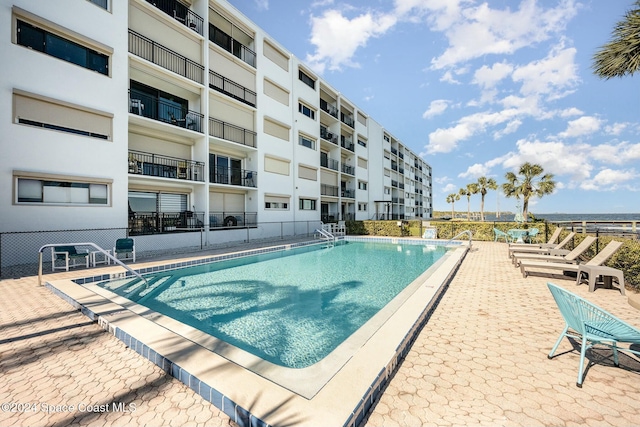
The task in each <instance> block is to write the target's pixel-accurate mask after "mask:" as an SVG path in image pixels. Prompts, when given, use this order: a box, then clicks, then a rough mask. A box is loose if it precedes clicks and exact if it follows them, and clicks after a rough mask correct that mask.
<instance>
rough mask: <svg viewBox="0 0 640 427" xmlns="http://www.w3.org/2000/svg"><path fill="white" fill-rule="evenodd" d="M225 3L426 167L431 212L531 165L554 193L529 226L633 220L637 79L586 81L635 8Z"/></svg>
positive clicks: (638, 162) (491, 206) (498, 198)
mask: <svg viewBox="0 0 640 427" xmlns="http://www.w3.org/2000/svg"><path fill="white" fill-rule="evenodd" d="M230 3H231V4H232V5H234V6H235V7H236V8H237V9H238V10H239V11H240V12H241V13H243V14H244V15H245V16H247V17H248V18H249V19H250V20H252V21H253V22H255V23H256V24H257V25H258V26H259V27H261V28H262V29H263V30H264V31H265V32H266V33H267V34H268V35H269V36H270V37H272V38H273V39H275V40H276V41H277V42H279V43H280V44H281V45H282V46H283V47H284V48H286V49H287V50H289V51H290V52H291V53H293V54H294V55H295V56H296V57H298V58H300V59H301V60H303V62H304V63H305V64H307V65H308V66H309V67H310V68H311V69H312V70H314V72H316V73H317V74H318V75H319V76H321V77H322V78H323V79H324V80H325V81H327V82H328V83H329V84H330V85H331V86H333V87H334V88H335V89H337V90H339V91H340V92H341V93H342V94H344V95H345V96H346V97H347V98H348V99H349V100H350V101H351V102H353V103H355V104H356V106H357V107H358V108H360V109H362V110H363V111H364V112H365V113H367V114H368V115H369V116H370V117H372V118H373V119H374V120H376V121H377V122H378V123H380V124H382V125H383V126H384V127H385V129H387V130H388V131H389V132H390V133H391V134H392V135H394V136H395V137H396V138H398V139H399V140H400V141H402V143H403V144H405V145H406V146H407V147H409V148H410V149H411V150H413V151H414V152H416V153H419V154H420V156H421V157H422V158H423V159H424V160H425V161H426V162H427V163H429V164H430V165H431V167H432V169H433V209H434V210H435V211H450V210H451V204H449V203H447V201H446V198H447V195H449V194H451V193H457V192H458V190H459V189H460V188H464V187H466V186H467V184H470V183H474V182H477V179H478V178H479V177H481V176H485V177H487V178H494V179H495V180H496V182H497V183H498V184H499V185H500V184H502V183H504V182H505V181H506V180H505V174H506V173H507V172H514V173H516V174H517V171H518V169H519V167H520V165H522V164H523V163H524V162H530V163H535V164H539V165H541V166H542V167H543V169H544V172H545V173H552V174H553V175H554V180H555V181H556V189H555V190H554V192H553V194H549V195H546V196H544V197H541V198H533V199H531V201H530V204H529V211H530V212H532V213H534V214H541V213H639V212H640V137H639V135H640V116H639V114H638V113H639V108H638V107H639V105H638V100H639V95H640V91H639V89H640V87H639V86H640V75H635V76H625V77H622V78H613V79H609V80H605V79H601V78H599V77H597V76H596V75H595V74H594V73H593V69H592V64H593V61H592V58H593V55H594V54H595V53H596V52H597V51H598V50H599V48H600V47H601V46H603V45H604V44H606V43H607V42H609V41H610V40H611V39H612V31H613V29H614V27H615V25H616V23H618V22H619V21H621V20H622V19H623V18H624V15H625V13H626V12H627V11H628V10H630V9H631V8H632V7H633V6H634V1H633V0H607V1H603V0H582V1H579V0H537V1H536V0H486V1H474V0H347V1H334V0H295V1H292V0H230ZM517 207H518V204H517V201H516V199H514V198H505V196H504V194H503V193H502V192H501V190H498V191H489V193H488V194H487V196H486V199H485V211H494V210H496V209H499V210H501V211H512V212H515V211H516V210H517ZM455 208H456V211H466V210H467V200H466V197H463V198H462V199H461V200H460V201H458V202H456V205H455ZM470 209H471V210H472V211H478V210H480V195H474V196H471V201H470Z"/></svg>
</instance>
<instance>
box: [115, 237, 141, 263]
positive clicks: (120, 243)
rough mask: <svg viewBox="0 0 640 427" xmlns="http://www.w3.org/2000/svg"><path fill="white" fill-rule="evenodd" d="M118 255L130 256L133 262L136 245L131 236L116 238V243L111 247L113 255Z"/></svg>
mask: <svg viewBox="0 0 640 427" xmlns="http://www.w3.org/2000/svg"><path fill="white" fill-rule="evenodd" d="M118 255H124V256H125V258H129V256H131V257H132V258H133V262H136V245H135V242H134V241H133V239H132V238H125V239H118V240H116V245H115V246H114V248H113V256H114V257H116V258H118Z"/></svg>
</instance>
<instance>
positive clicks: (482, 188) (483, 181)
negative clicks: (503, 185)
mask: <svg viewBox="0 0 640 427" xmlns="http://www.w3.org/2000/svg"><path fill="white" fill-rule="evenodd" d="M476 185H477V186H478V192H479V193H480V196H481V197H482V198H481V200H480V221H484V196H486V195H487V191H489V190H497V189H498V184H497V183H496V180H495V179H493V178H487V177H486V176H481V177H480V178H478V183H477V184H476Z"/></svg>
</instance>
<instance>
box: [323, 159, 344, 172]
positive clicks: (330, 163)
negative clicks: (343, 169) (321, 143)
mask: <svg viewBox="0 0 640 427" xmlns="http://www.w3.org/2000/svg"><path fill="white" fill-rule="evenodd" d="M320 166H322V167H325V168H329V169H333V170H334V171H337V170H338V169H339V168H340V162H339V161H337V160H334V159H332V158H330V157H326V156H320Z"/></svg>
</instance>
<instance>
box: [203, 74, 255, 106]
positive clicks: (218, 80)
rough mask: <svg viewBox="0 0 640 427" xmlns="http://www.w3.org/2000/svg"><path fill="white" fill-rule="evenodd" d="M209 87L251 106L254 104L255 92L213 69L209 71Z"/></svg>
mask: <svg viewBox="0 0 640 427" xmlns="http://www.w3.org/2000/svg"><path fill="white" fill-rule="evenodd" d="M209 87H210V88H211V89H214V90H217V91H218V92H221V93H224V94H225V95H227V96H230V97H231V98H233V99H235V100H238V101H240V102H242V103H245V104H247V105H250V106H252V107H255V106H256V93H255V92H254V91H251V90H249V89H247V88H246V87H244V86H241V85H239V84H238V83H236V82H234V81H232V80H229V79H228V78H226V77H224V76H221V75H220V74H218V73H215V72H213V71H209Z"/></svg>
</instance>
